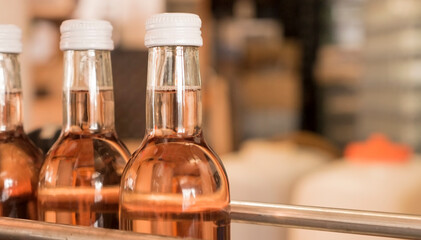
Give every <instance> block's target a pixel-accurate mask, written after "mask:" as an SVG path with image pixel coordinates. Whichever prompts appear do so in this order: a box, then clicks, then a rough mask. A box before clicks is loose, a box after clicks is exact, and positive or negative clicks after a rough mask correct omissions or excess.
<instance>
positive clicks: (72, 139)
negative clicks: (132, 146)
mask: <svg viewBox="0 0 421 240" xmlns="http://www.w3.org/2000/svg"><path fill="white" fill-rule="evenodd" d="M109 151H111V152H112V153H113V154H116V155H119V156H121V157H122V158H123V159H124V160H125V161H126V162H127V160H128V159H129V157H130V152H129V150H128V149H127V147H126V146H125V145H124V144H123V142H122V141H121V140H120V139H118V137H117V135H116V134H115V133H112V132H111V133H93V134H77V133H62V134H61V135H60V137H59V138H58V139H57V141H56V142H55V143H54V145H53V146H52V147H51V149H50V151H49V152H48V153H47V158H51V157H57V156H63V157H77V156H79V155H81V154H82V153H85V154H86V153H87V154H88V155H92V156H93V155H96V157H99V156H104V157H106V156H107V152H109Z"/></svg>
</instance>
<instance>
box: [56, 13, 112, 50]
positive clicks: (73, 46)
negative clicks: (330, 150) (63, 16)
mask: <svg viewBox="0 0 421 240" xmlns="http://www.w3.org/2000/svg"><path fill="white" fill-rule="evenodd" d="M112 30H113V27H112V25H111V23H110V22H108V21H105V20H82V19H71V20H66V21H64V22H63V23H62V24H61V26H60V32H61V39H60V49H61V50H89V49H95V50H113V49H114V43H113V40H112V38H111V37H112Z"/></svg>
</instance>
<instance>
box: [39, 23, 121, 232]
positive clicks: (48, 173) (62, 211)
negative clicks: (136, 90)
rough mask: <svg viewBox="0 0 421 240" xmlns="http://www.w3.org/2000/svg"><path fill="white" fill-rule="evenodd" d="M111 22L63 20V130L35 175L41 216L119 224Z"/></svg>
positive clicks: (92, 223)
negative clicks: (38, 180)
mask: <svg viewBox="0 0 421 240" xmlns="http://www.w3.org/2000/svg"><path fill="white" fill-rule="evenodd" d="M111 31H112V27H111V24H110V23H108V22H106V21H99V20H68V21H65V22H63V24H62V26H61V34H62V35H61V43H60V47H61V49H62V50H64V84H63V110H64V112H63V113H64V114H63V129H62V133H61V136H60V137H59V139H58V140H57V141H56V143H55V144H54V145H53V147H52V148H51V149H50V151H49V152H48V154H47V157H46V160H45V163H44V165H43V167H42V170H41V174H40V183H39V189H38V207H39V217H40V220H43V221H47V222H54V223H62V224H72V225H83V226H94V227H104V228H118V195H119V184H120V180H121V174H122V172H123V169H124V166H125V164H126V162H127V160H128V158H129V152H128V150H127V149H126V147H125V146H124V145H123V143H122V142H121V141H120V140H119V139H118V137H117V134H116V131H115V128H114V95H113V82H112V75H111V59H110V50H112V49H113V42H112V40H111Z"/></svg>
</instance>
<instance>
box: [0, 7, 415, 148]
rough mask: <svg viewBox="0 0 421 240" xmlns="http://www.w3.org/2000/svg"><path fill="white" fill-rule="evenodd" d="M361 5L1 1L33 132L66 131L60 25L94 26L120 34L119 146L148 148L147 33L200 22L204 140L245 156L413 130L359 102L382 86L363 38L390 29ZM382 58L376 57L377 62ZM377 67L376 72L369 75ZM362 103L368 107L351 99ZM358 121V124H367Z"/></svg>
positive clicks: (116, 58) (116, 63) (116, 62)
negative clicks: (12, 32) (158, 22)
mask: <svg viewBox="0 0 421 240" xmlns="http://www.w3.org/2000/svg"><path fill="white" fill-rule="evenodd" d="M381 2H382V1H380V2H379V3H378V4H380V5H382V4H381ZM364 3H365V2H364V1H351V0H349V1H348V0H338V1H317V0H300V1H296V0H154V1H149V0H107V1H104V0H78V1H76V0H33V1H28V0H16V1H7V0H0V22H1V23H14V24H17V25H18V26H20V27H21V28H22V29H24V53H23V54H22V56H21V61H22V69H23V80H24V82H25V90H24V91H25V100H26V102H25V128H26V130H27V131H33V130H35V129H37V128H40V127H43V126H45V125H51V124H53V125H54V124H55V125H60V124H61V84H62V69H63V68H62V53H61V51H60V50H59V47H58V46H59V38H60V33H59V26H60V24H61V22H62V21H63V20H65V19H69V18H99V19H106V20H109V21H111V22H112V24H113V26H114V32H113V37H114V41H115V46H116V49H115V50H114V51H113V53H112V61H113V71H114V73H113V75H114V85H115V100H116V121H117V123H116V124H117V130H118V133H119V135H120V136H121V137H122V138H124V139H140V138H142V136H143V133H144V124H145V123H144V121H145V120H144V104H145V82H146V68H147V50H146V49H145V47H144V43H143V37H144V22H145V20H146V18H147V17H148V16H150V15H151V14H154V13H160V12H165V11H167V12H193V13H197V14H199V15H200V17H201V18H202V21H203V28H202V32H203V37H204V47H202V48H201V55H200V59H201V68H202V77H203V85H204V89H205V91H204V92H205V93H204V106H205V107H204V114H205V127H206V136H207V138H208V141H209V142H210V143H211V145H212V146H213V147H214V148H215V150H216V151H217V152H218V153H226V152H230V151H233V150H238V149H239V147H240V146H241V144H242V143H243V142H244V141H245V140H247V139H252V138H273V137H284V136H286V135H288V134H291V133H294V132H296V131H301V130H304V131H310V132H313V133H317V134H319V135H322V136H324V137H326V138H327V139H328V140H329V141H331V143H332V144H333V145H334V146H335V147H338V148H341V147H343V146H344V144H345V143H346V142H347V141H350V140H354V139H355V138H357V137H365V135H366V134H367V133H368V132H371V131H372V130H376V131H379V130H381V129H375V128H380V127H384V128H385V129H388V130H390V131H392V130H391V129H390V126H391V125H393V123H392V122H390V123H387V124H389V125H387V126H386V123H385V126H372V125H373V124H372V123H371V122H370V121H372V120H373V119H374V118H375V117H380V115H381V114H392V115H396V121H400V119H398V118H401V117H402V118H403V117H405V121H411V119H412V118H410V117H409V116H404V114H405V113H401V112H398V111H397V110H392V109H387V108H386V109H384V108H382V109H383V110H384V111H383V110H382V111H380V110H379V112H378V114H377V115H375V116H374V113H373V114H372V115H370V114H371V113H370V114H369V113H367V111H369V109H368V108H369V106H368V105H367V104H360V102H358V101H368V102H372V99H371V98H370V95H369V94H368V91H369V86H364V89H362V88H361V86H359V85H358V83H359V81H360V80H361V79H362V78H370V80H371V78H372V79H373V82H374V80H376V79H378V77H377V76H374V74H371V75H370V74H368V75H365V76H363V74H362V73H361V72H362V70H361V67H362V65H364V64H362V61H361V59H362V57H361V49H362V48H363V47H364V40H368V41H367V43H370V41H375V40H376V39H378V38H377V35H375V34H377V33H376V32H373V34H372V35H373V36H374V37H372V39H371V38H370V37H368V38H367V37H366V36H365V34H364V30H365V29H367V28H373V29H383V28H387V27H388V25H387V23H384V25H385V26H380V25H381V24H379V23H378V20H376V19H370V18H369V17H366V18H363V15H364V14H363V7H364V6H363V5H366V4H364ZM367 11H370V9H369V8H367ZM372 11H373V10H372ZM367 14H368V16H369V15H370V13H369V12H368V13H367ZM385 14H386V13H385ZM388 14H389V13H388ZM390 14H394V13H390ZM405 17H408V16H405ZM372 18H373V17H372ZM385 18H388V17H387V16H385ZM376 21H377V22H376ZM376 24H377V25H376ZM399 30H401V29H399ZM378 34H381V33H378ZM370 36H371V35H370ZM368 47H369V46H368ZM387 49H388V47H387V46H386V49H373V53H372V54H376V53H378V52H382V51H384V50H387ZM383 53H384V52H383ZM384 54H385V53H384ZM378 57H382V56H378ZM378 57H377V58H378ZM384 59H386V58H385V57H383V58H382V59H381V60H382V61H383V60H384ZM388 60H389V61H390V60H393V59H388ZM373 61H374V60H373ZM382 63H383V62H375V64H376V65H375V64H374V62H373V67H376V66H377V65H379V64H382ZM408 63H409V62H408ZM403 67H404V66H403ZM382 80H386V79H384V77H383V79H382ZM383 82H384V81H381V85H382V87H385V86H384V83H383ZM379 84H380V83H379ZM363 90H364V91H363ZM363 92H364V93H365V95H364V96H365V97H367V98H368V99H366V98H362V97H356V95H357V94H361V95H363ZM388 94H398V93H388ZM376 99H378V98H377V97H376ZM357 100H358V101H357ZM383 104H387V103H386V102H384V103H383ZM372 105H374V103H373V104H372ZM359 106H364V109H363V108H362V107H359ZM370 106H371V105H370ZM366 108H367V109H366ZM414 110H416V109H414ZM393 111H396V112H393ZM420 111H421V109H420ZM369 112H370V111H369ZM358 118H362V119H361V121H360V122H359V121H357V120H358ZM394 120H395V119H394ZM411 123H412V122H411ZM358 124H360V125H361V126H360V127H357V125H358ZM370 124H371V125H370ZM413 125H415V124H413ZM414 127H415V126H414ZM355 129H360V130H361V132H357V131H355ZM405 131H406V132H407V134H403V133H401V131H400V130H399V129H394V130H393V134H394V135H393V137H396V138H397V139H399V140H401V139H402V140H405V141H407V142H409V143H411V144H416V143H415V142H416V140H417V139H416V138H417V134H414V132H413V131H411V130H410V129H405ZM398 133H399V134H398ZM411 134H412V135H415V136H409V135H411ZM420 136H421V135H420Z"/></svg>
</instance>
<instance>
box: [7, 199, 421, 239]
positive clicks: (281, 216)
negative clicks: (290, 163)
mask: <svg viewBox="0 0 421 240" xmlns="http://www.w3.org/2000/svg"><path fill="white" fill-rule="evenodd" d="M231 219H232V220H233V221H238V222H244V223H252V224H263V225H272V226H283V227H296V228H305V229H314V230H323V231H332V232H342V233H353V234H364V235H373V236H383V237H395V238H401V239H403V238H404V239H421V216H415V215H402V214H392V213H381V212H367V211H357V210H346V209H334V208H320V207H304V206H291V205H279V204H264V203H250V202H237V201H233V202H231ZM0 239H16V240H88V239H89V240H114V239H124V240H171V239H177V238H168V237H160V236H153V235H146V234H139V233H133V232H127V231H119V230H111V229H100V228H91V227H80V226H70V225H61V224H53V223H45V222H38V221H29V220H21V219H12V218H0ZM234 240H237V239H234Z"/></svg>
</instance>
